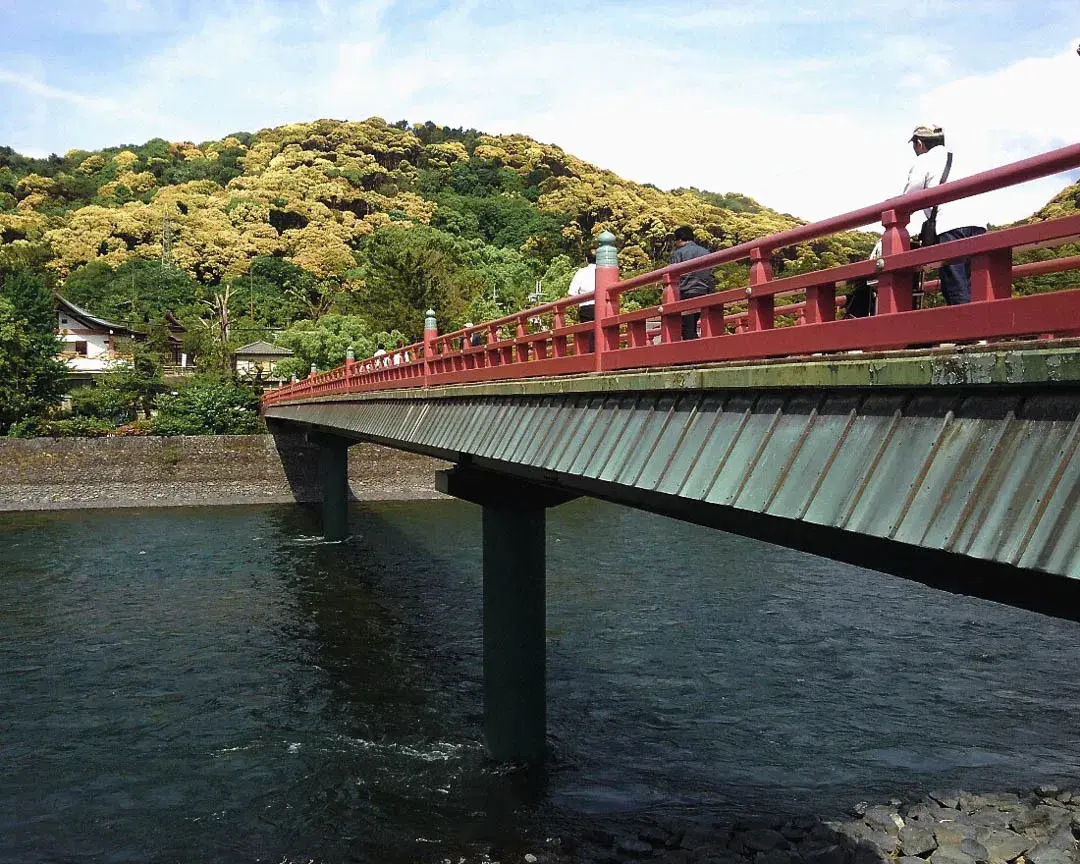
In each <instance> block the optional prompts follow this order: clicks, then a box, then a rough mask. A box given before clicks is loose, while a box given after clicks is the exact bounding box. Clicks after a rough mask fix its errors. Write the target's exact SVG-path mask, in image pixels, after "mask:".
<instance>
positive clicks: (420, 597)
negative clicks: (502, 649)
mask: <svg viewBox="0 0 1080 864" xmlns="http://www.w3.org/2000/svg"><path fill="white" fill-rule="evenodd" d="M352 517H353V518H352V520H351V522H352V528H353V529H354V534H353V535H352V536H351V537H350V538H349V540H347V541H344V542H341V543H327V542H324V541H322V540H321V539H320V538H319V537H318V534H317V533H316V532H317V531H318V529H319V522H320V516H319V512H318V508H317V507H312V508H308V507H304V508H297V509H294V510H292V511H281V512H279V513H276V514H275V518H276V519H277V520H278V525H277V529H276V533H277V534H279V535H280V536H282V537H292V538H294V540H293V541H292V545H291V549H290V552H289V554H288V555H287V556H285V560H287V562H288V571H287V572H286V573H283V575H284V578H285V580H286V586H287V589H288V590H289V591H290V592H291V593H292V594H293V595H294V596H295V598H296V601H297V604H296V614H297V625H296V626H297V628H298V631H300V632H302V638H303V639H304V640H305V641H306V642H307V643H308V645H309V646H310V651H311V661H312V662H313V663H314V665H315V666H316V667H317V668H318V669H319V671H320V673H321V675H322V676H324V679H325V680H324V692H325V694H326V703H325V705H323V706H322V711H323V713H324V715H325V718H326V719H325V721H324V722H326V723H329V724H330V725H331V726H332V727H333V728H334V729H335V730H336V734H337V735H338V736H339V743H340V744H341V745H342V746H344V747H345V748H346V749H352V750H354V751H356V750H359V751H361V752H362V753H363V755H364V761H365V763H370V764H368V765H367V766H366V770H367V771H368V772H369V773H370V774H372V775H373V776H370V777H368V778H364V779H362V780H361V782H360V783H359V788H360V789H362V791H360V792H356V793H355V794H354V795H350V796H348V797H347V798H346V797H340V796H339V797H338V798H336V799H335V798H332V797H331V798H328V796H327V795H326V790H327V789H331V790H333V789H335V788H338V789H340V788H343V787H346V786H347V785H348V783H349V779H350V778H349V777H347V776H340V777H338V778H336V780H335V778H334V773H333V772H334V769H333V767H332V766H331V767H330V772H331V773H330V777H329V778H328V776H327V772H326V770H325V769H324V770H322V771H320V772H319V774H318V776H314V775H313V776H311V777H310V778H308V781H307V782H306V784H305V785H306V786H308V787H310V788H304V789H302V790H298V791H301V792H302V797H303V799H304V801H305V811H306V812H305V813H304V814H303V815H302V816H300V817H299V818H300V821H301V822H302V823H304V824H310V823H312V822H319V823H321V824H323V825H324V826H325V827H326V829H328V830H330V831H334V832H336V831H339V830H340V829H341V828H342V826H344V825H347V824H348V823H349V822H350V820H355V817H356V815H357V810H358V809H362V810H364V811H365V813H364V816H363V819H364V821H366V822H374V823H376V824H379V823H385V824H393V825H394V829H393V830H394V832H395V834H396V835H397V839H396V841H395V843H394V844H393V845H394V846H395V847H396V848H387V847H386V846H382V845H380V847H379V848H378V849H377V852H378V855H379V856H380V857H381V858H382V859H383V860H389V858H391V857H394V856H396V855H401V856H403V858H407V859H410V860H412V859H414V858H416V857H425V858H426V857H428V856H431V855H435V856H437V855H438V854H439V850H440V849H442V848H444V847H449V849H450V850H454V849H462V848H483V849H490V850H493V851H495V852H502V851H506V850H511V851H513V850H519V849H522V848H524V847H525V845H527V844H528V843H530V842H531V840H530V839H529V838H530V835H531V834H532V833H533V832H534V830H536V828H537V826H538V824H539V823H538V821H537V819H536V814H537V811H538V809H539V810H542V809H543V804H544V802H545V800H546V790H547V773H546V771H544V770H542V769H532V770H530V769H526V768H524V767H521V766H499V765H495V764H493V763H491V762H490V761H489V760H488V759H487V758H486V756H485V754H484V751H483V747H482V744H481V741H480V737H479V733H480V729H481V722H482V702H481V699H482V696H481V693H482V687H481V668H480V650H481V649H480V645H481V642H480V633H479V625H480V619H479V613H480V607H479V595H478V594H474V593H473V592H471V591H466V592H462V593H460V594H454V593H453V592H442V591H439V590H437V588H436V590H433V587H435V586H438V585H440V584H441V582H442V580H445V579H447V578H449V579H450V580H452V581H454V583H455V584H456V585H458V586H461V585H469V586H475V587H477V588H478V587H479V585H480V580H479V574H478V573H472V572H471V571H470V570H469V568H468V567H467V566H466V567H464V568H463V567H462V562H461V560H460V553H459V555H458V557H457V559H456V560H454V559H452V558H449V559H448V558H444V557H442V556H440V555H439V554H437V552H436V551H435V549H434V548H432V547H431V546H427V545H425V544H420V543H417V542H416V539H415V538H411V537H408V536H407V535H406V534H405V533H404V532H402V531H401V530H399V529H398V528H397V527H396V525H395V523H394V522H393V521H389V520H385V519H382V518H380V516H379V515H378V514H377V513H376V512H374V511H365V510H363V509H362V508H357V509H354V511H353V513H352ZM424 521H425V522H426V523H427V524H428V525H429V526H430V522H429V520H427V519H424ZM387 553H390V554H389V555H387ZM403 574H408V576H409V577H411V578H410V579H409V580H408V581H402V579H401V578H400V577H401V576H402V575H403ZM417 578H419V580H420V581H419V582H417V581H414V580H416V579H417ZM433 582H434V583H435V585H434V586H433V584H432V583H433ZM298 635H300V633H298ZM349 770H355V766H353V768H352V769H349ZM347 773H348V770H346V774H347ZM328 780H329V783H328V782H327V781H328ZM405 837H408V838H412V842H409V841H408V840H405V839H403V838H405ZM428 846H430V847H435V850H434V851H433V850H431V849H428V848H425V847H428ZM353 851H354V853H355V851H356V850H355V847H354V849H353Z"/></svg>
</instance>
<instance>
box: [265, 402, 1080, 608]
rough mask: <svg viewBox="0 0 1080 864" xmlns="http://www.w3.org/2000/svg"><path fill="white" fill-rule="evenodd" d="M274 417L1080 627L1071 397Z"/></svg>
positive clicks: (566, 405) (365, 405)
mask: <svg viewBox="0 0 1080 864" xmlns="http://www.w3.org/2000/svg"><path fill="white" fill-rule="evenodd" d="M267 416H268V418H273V419H276V420H284V421H294V422H299V423H303V424H305V425H308V426H309V427H312V428H315V429H319V430H322V431H325V432H332V433H336V434H338V435H343V436H346V437H349V438H354V439H357V440H367V441H373V442H377V443H381V444H386V445H389V446H391V447H396V448H400V449H405V450H411V451H415V452H420V453H427V454H430V455H433V456H438V457H440V458H442V459H446V460H449V461H453V462H458V463H469V464H471V465H472V466H474V467H475V468H478V469H485V470H492V471H497V472H499V473H501V474H509V475H513V476H519V477H521V478H523V479H528V480H531V481H534V482H541V483H543V484H545V485H550V486H556V487H559V488H562V489H568V490H572V491H576V492H580V493H582V494H586V495H593V496H596V497H600V498H605V499H608V500H612V501H617V502H620V503H624V504H629V505H631V506H636V507H641V508H644V509H648V510H652V511H655V512H659V513H664V514H667V515H671V516H675V517H677V518H682V519H687V520H689V521H694V522H698V523H701V524H706V525H712V526H714V527H718V528H722V529H725V530H730V531H735V532H737V533H741V534H747V535H751V536H756V537H760V538H762V539H766V540H770V541H772V542H777V543H781V544H783V545H789V546H793V547H796V548H802V549H806V550H809V551H813V552H816V553H819V554H823V555H827V556H829V557H833V558H838V559H841V560H848V561H852V562H854V563H859V564H863V565H866V566H871V567H874V568H876V569H882V570H888V571H891V572H895V573H898V574H899V575H903V576H906V577H909V578H914V579H918V580H919V581H924V582H927V583H930V584H935V585H938V586H940V587H945V588H949V589H951V590H959V591H963V592H964V593H972V594H977V595H980V596H987V597H993V598H994V599H1001V600H1004V601H1005V602H1010V603H1014V604H1016V605H1023V606H1029V607H1032V608H1040V609H1043V610H1044V611H1051V612H1053V613H1054V614H1058V615H1065V616H1068V617H1077V614H1076V611H1075V609H1073V608H1072V604H1073V603H1074V602H1075V601H1074V599H1073V596H1074V595H1073V593H1072V592H1073V591H1074V590H1075V587H1076V585H1077V584H1080V583H1078V582H1077V581H1074V580H1078V579H1080V544H1078V538H1080V507H1078V506H1077V504H1078V497H1080V482H1078V480H1080V476H1078V475H1080V459H1077V458H1076V451H1077V446H1078V444H1080V389H1078V388H1076V387H1075V386H1073V385H1060V384H1059V385H1057V386H1056V387H1047V386H1044V387H1042V388H1032V387H1030V386H1028V387H991V388H986V387H940V388H936V389H928V388H910V389H908V388H888V389H885V390H873V389H868V388H833V389H824V390H817V389H815V390H807V389H798V388H791V389H777V390H768V391H761V390H758V391H755V392H750V391H746V390H741V389H736V390H692V391H684V392H672V391H671V390H662V391H647V390H646V391H640V392H633V393H625V392H624V393H618V392H616V393H588V392H583V393H568V394H564V395H517V396H493V395H479V394H478V395H465V396H460V397H454V396H446V395H443V396H442V397H441V398H415V394H413V397H411V398H407V399H395V398H393V396H379V397H364V398H358V397H352V398H349V397H340V398H338V399H337V400H333V399H330V400H327V399H324V400H320V401H317V402H309V403H304V404H295V403H294V404H287V405H280V406H275V407H273V408H272V409H270V410H268V412H267ZM718 563H721V562H718ZM1047 574H1051V575H1052V576H1056V577H1068V578H1067V579H1059V578H1048V575H1047ZM1032 577H1035V578H1034V581H1033V579H1032ZM1061 592H1064V593H1061ZM1034 594H1038V596H1037V597H1036V596H1034Z"/></svg>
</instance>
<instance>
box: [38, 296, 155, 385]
mask: <svg viewBox="0 0 1080 864" xmlns="http://www.w3.org/2000/svg"><path fill="white" fill-rule="evenodd" d="M56 332H57V334H58V335H59V336H60V339H61V340H63V345H62V347H61V349H60V359H61V360H63V361H65V362H66V363H67V366H68V369H69V370H70V374H71V375H72V376H73V377H75V378H91V377H93V376H95V375H100V374H101V373H102V372H106V371H108V369H109V366H110V364H111V363H112V362H113V361H114V360H117V359H119V358H121V357H123V355H121V354H118V353H117V340H119V339H141V338H142V335H141V334H137V333H135V331H134V330H131V329H129V328H127V327H125V326H123V325H122V324H113V323H112V322H111V321H106V320H105V319H104V318H98V317H96V316H94V315H91V314H90V313H89V312H87V311H86V310H85V309H80V308H79V307H78V306H76V305H75V304H74V303H72V302H71V301H70V300H65V299H64V298H63V297H60V296H59V295H57V297H56Z"/></svg>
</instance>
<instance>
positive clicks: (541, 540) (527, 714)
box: [437, 467, 577, 764]
mask: <svg viewBox="0 0 1080 864" xmlns="http://www.w3.org/2000/svg"><path fill="white" fill-rule="evenodd" d="M437 485H438V488H439V491H441V492H444V493H446V494H448V495H453V496H455V497H457V498H462V499H464V500H466V501H471V502H473V503H474V504H480V505H481V506H482V507H483V508H484V512H483V526H484V540H483V546H484V603H483V618H484V622H483V623H484V743H485V745H486V747H487V750H488V754H489V755H490V756H491V757H492V758H493V759H496V760H498V761H500V762H529V763H534V764H535V763H539V762H542V761H543V759H544V751H545V734H546V714H547V709H546V703H547V680H546V672H547V659H546V654H547V649H546V641H545V640H546V622H547V603H546V597H545V589H546V587H547V567H546V548H545V547H546V509H547V508H548V507H553V506H556V505H558V504H562V503H564V502H566V501H569V500H571V499H572V498H575V497H577V496H576V495H574V494H572V493H563V492H561V491H559V490H555V489H550V488H547V487H544V486H540V485H537V484H534V483H530V482H528V481H524V480H516V479H514V478H510V477H506V476H504V475H499V474H495V473H492V472H485V471H478V470H472V469H468V468H460V467H459V468H455V469H453V470H450V471H443V472H440V474H439V475H438V482H437Z"/></svg>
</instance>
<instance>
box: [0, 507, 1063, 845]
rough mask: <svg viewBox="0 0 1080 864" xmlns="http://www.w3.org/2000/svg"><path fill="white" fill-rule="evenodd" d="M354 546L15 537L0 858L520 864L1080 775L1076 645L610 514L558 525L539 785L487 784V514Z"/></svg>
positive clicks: (53, 520)
mask: <svg viewBox="0 0 1080 864" xmlns="http://www.w3.org/2000/svg"><path fill="white" fill-rule="evenodd" d="M351 529H352V531H353V537H352V538H351V539H350V540H349V541H348V542H347V543H344V544H324V543H322V542H321V541H319V540H318V538H317V536H316V535H317V533H318V520H317V513H315V512H312V511H310V510H305V509H301V508H294V507H250V508H249V507H242V508H206V509H199V508H193V509H171V510H140V511H134V510H123V511H120V510H114V511H92V512H90V511H84V512H67V513H53V514H17V515H13V514H5V515H2V516H0V709H2V710H0V770H2V777H3V782H2V785H0V860H2V861H4V862H8V861H10V862H35V861H50V862H52V861H71V862H83V861H95V862H96V861H106V862H121V861H162V862H173V861H185V862H186V861H201V862H209V861H268V862H286V861H289V862H292V861H295V862H310V861H320V862H321V861H327V862H331V861H354V860H355V861H404V860H432V861H436V860H438V861H441V860H443V859H445V858H453V860H454V861H457V860H458V856H469V855H472V856H477V855H479V854H480V853H481V852H483V851H484V850H487V849H489V848H494V850H495V851H496V852H497V853H499V852H501V854H504V855H506V856H507V857H508V859H509V858H511V857H514V856H515V855H520V854H521V853H522V851H523V850H527V849H529V848H535V847H537V846H541V845H542V844H543V843H544V841H545V840H546V839H547V838H550V837H553V836H559V835H560V834H566V835H568V836H569V835H571V834H573V832H575V831H579V830H582V826H585V825H589V824H593V823H596V822H602V823H604V824H609V823H610V824H613V825H616V826H618V825H630V826H632V825H633V824H635V823H636V822H637V821H640V820H642V819H646V818H662V819H680V818H689V819H694V820H702V819H710V818H717V819H720V818H724V817H725V816H731V815H732V814H801V815H818V816H830V815H833V814H835V813H838V812H840V811H842V810H843V809H846V808H847V807H849V806H850V805H851V804H853V803H855V802H857V801H859V800H887V799H888V798H889V797H892V796H901V797H903V796H906V795H916V794H921V793H924V792H926V791H928V790H931V789H933V788H943V787H956V786H961V787H965V788H970V789H974V790H992V789H1009V788H1017V787H1024V786H1031V785H1034V784H1037V783H1040V782H1048V781H1057V782H1066V783H1068V782H1069V781H1073V782H1075V781H1077V780H1078V779H1080V748H1078V746H1077V744H1078V734H1077V730H1078V729H1080V677H1078V676H1077V674H1076V670H1077V669H1078V668H1080V625H1077V624H1073V623H1068V622H1062V621H1057V620H1054V619H1051V618H1047V617H1043V616H1039V615H1035V614H1032V613H1027V612H1023V611H1019V610H1015V609H1009V608H1007V607H1002V606H998V605H995V604H991V603H986V602H982V601H976V600H971V599H966V598H959V597H953V596H951V595H947V594H943V593H940V592H936V591H933V590H930V589H927V588H924V587H922V586H920V585H917V584H914V583H909V582H906V581H904V580H901V579H896V578H893V577H890V576H885V575H882V574H879V573H874V572H871V571H867V570H861V569H858V568H855V567H849V566H846V565H841V564H837V563H835V562H831V561H827V560H823V559H819V558H814V557H811V556H808V555H803V554H801V553H797V552H793V551H790V550H786V549H781V548H778V547H774V546H769V545H767V544H763V543H759V542H756V541H752V540H747V539H744V538H739V537H735V536H731V535H726V534H723V533H721V532H717V531H711V530H708V529H705V528H699V527H695V526H690V525H684V524H681V523H677V522H672V521H669V520H666V519H663V518H661V517H657V516H652V515H649V514H644V513H638V512H635V511H632V510H627V509H623V508H620V507H616V506H613V505H607V504H602V503H599V502H595V501H579V502H575V503H572V504H569V505H565V506H563V507H561V508H558V509H556V510H553V511H551V512H550V514H549V518H548V573H549V576H548V639H549V641H548V676H549V692H548V703H549V715H548V727H549V739H550V743H551V749H552V753H551V759H550V765H549V768H548V771H547V772H546V774H545V775H543V776H538V775H537V774H536V773H533V774H531V775H530V774H528V773H525V772H520V771H510V770H506V769H502V768H499V767H498V766H493V765H491V764H489V763H488V762H487V761H486V760H485V758H484V753H483V749H482V747H481V744H480V740H479V735H480V722H481V716H482V715H481V710H482V706H481V666H480V658H481V632H480V589H481V578H480V553H479V540H480V513H479V510H478V508H475V507H473V506H472V505H468V504H463V503H460V502H417V503H401V504H385V505H354V508H353V511H352V514H351ZM470 860H475V859H470ZM518 860H520V859H518Z"/></svg>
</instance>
